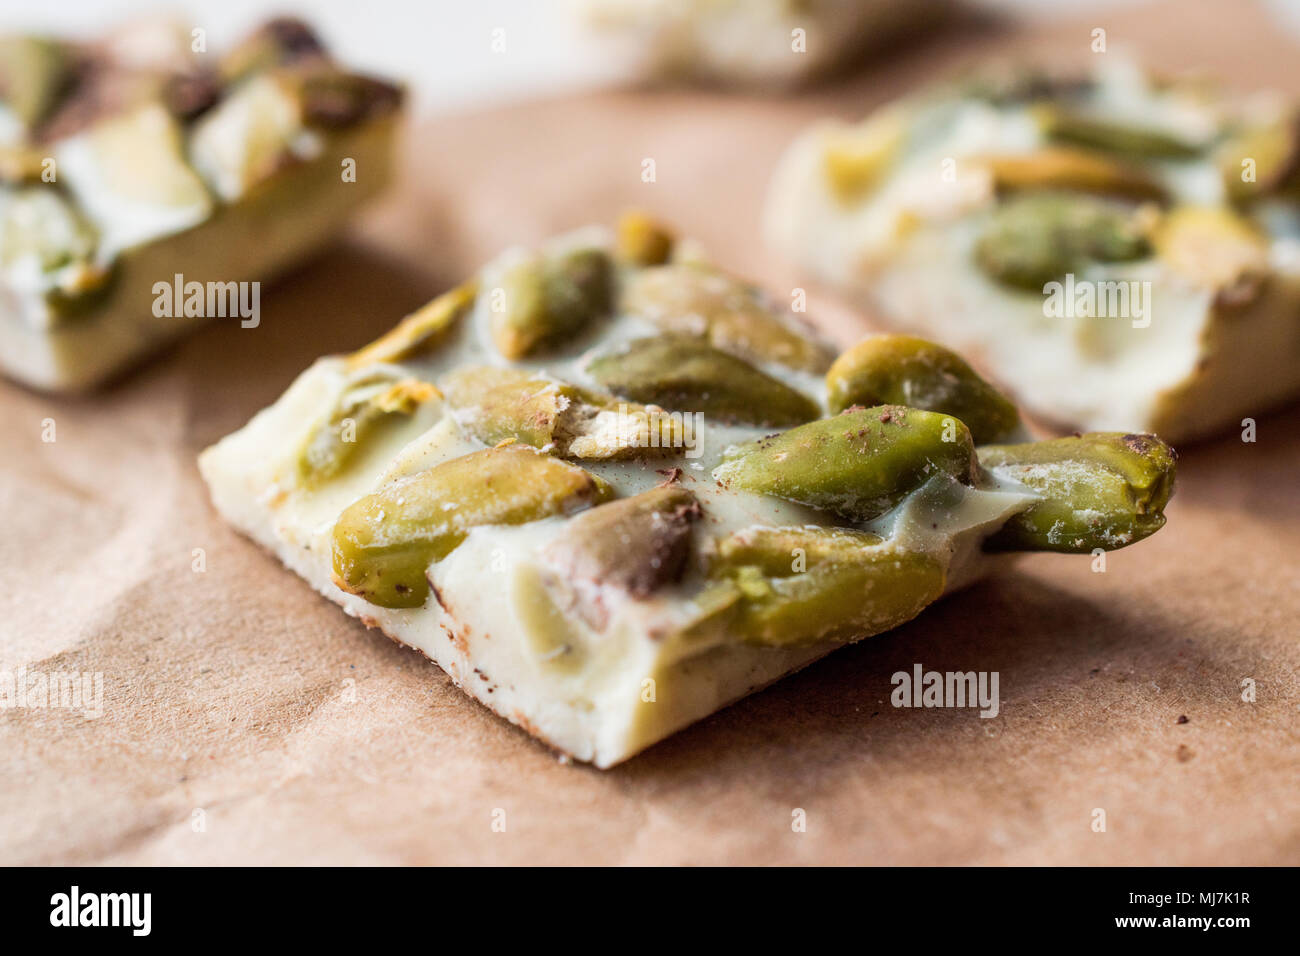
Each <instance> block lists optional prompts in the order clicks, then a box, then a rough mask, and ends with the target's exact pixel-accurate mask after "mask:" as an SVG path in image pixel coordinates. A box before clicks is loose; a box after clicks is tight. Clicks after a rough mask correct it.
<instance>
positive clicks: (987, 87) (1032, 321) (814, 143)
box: [765, 63, 1300, 443]
mask: <svg viewBox="0 0 1300 956" xmlns="http://www.w3.org/2000/svg"><path fill="white" fill-rule="evenodd" d="M1295 116H1296V113H1295V108H1294V107H1293V106H1292V105H1290V104H1287V103H1285V102H1283V101H1281V100H1279V99H1278V98H1276V97H1272V96H1268V95H1258V96H1255V97H1251V98H1249V99H1246V100H1229V99H1227V98H1226V97H1224V96H1221V95H1219V94H1217V93H1215V92H1213V91H1210V90H1208V89H1207V88H1205V87H1204V86H1203V85H1194V84H1190V83H1165V82H1157V81H1154V80H1151V79H1149V78H1147V77H1146V76H1144V75H1142V74H1141V73H1140V72H1139V71H1137V70H1136V69H1134V68H1132V67H1131V66H1130V65H1127V64H1113V63H1112V64H1110V65H1109V66H1108V67H1107V68H1106V69H1104V70H1100V71H1098V72H1097V74H1096V75H1094V76H1092V77H1089V78H1087V79H1086V80H1084V81H1071V82H1065V81H1059V80H1051V79H1050V78H1045V77H1034V76H1032V75H1027V76H1025V77H1021V78H1019V79H1018V80H1014V81H1011V82H1004V83H1001V84H999V83H992V82H985V83H975V82H972V83H970V84H967V85H964V86H954V88H952V89H949V90H941V91H938V92H936V93H934V94H932V95H928V96H921V97H917V98H914V99H911V100H906V101H902V102H899V103H896V104H893V105H891V106H887V107H885V108H883V109H881V110H880V111H878V112H877V113H876V114H875V115H873V116H872V117H869V118H868V119H867V120H865V121H863V122H862V123H859V124H843V123H838V122H826V123H822V124H819V125H818V126H816V127H815V128H813V129H810V130H808V131H807V132H806V133H804V134H803V135H801V136H800V137H799V138H798V139H797V140H796V141H795V142H794V143H793V144H792V145H791V147H790V148H789V150H788V152H787V153H786V155H785V157H784V158H783V160H782V161H781V163H780V165H779V166H778V169H777V171H776V173H775V175H774V178H773V181H772V184H771V187H770V191H769V195H768V199H767V207H766V210H765V232H766V235H767V238H768V240H769V241H770V242H771V243H772V244H773V245H774V246H775V247H776V248H778V249H779V250H780V251H781V252H782V253H783V254H785V255H786V256H788V257H789V258H790V259H791V260H793V261H794V262H796V263H797V264H798V265H799V266H800V267H802V268H803V269H805V270H806V271H807V272H808V273H810V274H811V275H813V276H815V277H817V278H819V279H821V280H824V281H825V282H826V283H827V284H828V285H830V286H831V287H833V288H835V289H837V290H839V291H841V292H842V293H844V294H845V295H846V296H848V297H849V298H851V299H853V300H854V301H855V302H857V303H859V304H860V305H862V306H863V307H864V308H866V309H867V310H868V312H869V314H871V315H872V316H874V317H875V318H877V319H878V320H879V321H880V322H881V323H882V324H884V325H885V326H887V327H889V328H892V329H896V330H899V331H904V332H911V333H914V334H916V335H920V336H923V337H926V338H930V339H933V340H935V341H938V342H942V343H944V344H946V345H948V346H950V347H952V348H953V349H955V350H957V351H959V352H960V353H962V354H963V355H965V356H967V357H968V358H970V359H971V360H972V361H974V362H976V363H977V364H978V365H980V366H981V368H983V369H984V370H985V371H986V372H987V373H989V374H990V376H991V377H992V378H993V380H994V381H996V382H997V383H998V384H999V385H1001V386H1002V387H1004V388H1005V389H1007V390H1008V392H1010V393H1011V394H1012V395H1013V396H1014V397H1015V398H1016V400H1017V401H1018V402H1019V403H1020V404H1021V405H1022V407H1024V408H1025V409H1026V410H1028V411H1030V412H1032V413H1034V414H1035V415H1036V416H1038V417H1039V418H1041V419H1043V420H1045V421H1048V422H1051V423H1054V424H1057V425H1060V426H1063V427H1072V428H1078V429H1083V430H1107V429H1123V430H1133V431H1143V432H1155V433H1157V434H1159V435H1161V436H1162V437H1163V438H1165V439H1167V440H1170V441H1173V442H1176V443H1177V442H1181V441H1185V440H1188V439H1193V438H1200V437H1204V436H1207V435H1210V434H1212V433H1214V432H1216V431H1220V430H1223V429H1225V428H1230V427H1234V426H1237V425H1239V423H1240V421H1241V419H1242V418H1244V417H1254V416H1258V415H1260V414H1262V413H1264V412H1266V411H1267V410H1269V409H1270V408H1271V407H1274V406H1276V405H1279V404H1281V403H1283V402H1286V401H1289V400H1291V399H1294V398H1295V396H1296V395H1297V394H1300V206H1297V203H1296V196H1297V195H1298V194H1297V191H1296V189H1295V182H1294V180H1295V169H1296V160H1297V158H1298V157H1300V153H1298V152H1297V148H1298V147H1300V144H1298V143H1297V140H1296V131H1297V129H1300V126H1297V125H1296V122H1295ZM1046 193H1054V194H1058V195H1063V196H1066V197H1076V198H1073V199H1071V201H1072V202H1077V203H1079V204H1083V203H1085V202H1087V203H1094V204H1095V203H1096V202H1104V203H1109V204H1112V205H1113V206H1115V207H1116V208H1120V209H1122V210H1123V212H1124V215H1125V216H1126V217H1127V221H1128V222H1130V223H1132V226H1133V229H1134V232H1135V233H1137V234H1140V235H1141V237H1142V239H1143V241H1144V243H1145V245H1144V247H1143V250H1142V251H1141V252H1140V254H1136V255H1123V256H1121V257H1116V258H1109V259H1108V258H1107V257H1106V256H1104V255H1103V256H1100V257H1094V256H1089V255H1084V256H1079V257H1076V258H1074V259H1073V261H1072V262H1071V261H1069V260H1062V262H1061V264H1062V266H1064V267H1063V268H1059V267H1058V268H1057V269H1055V270H1053V269H1051V268H1048V270H1047V272H1045V273H1039V272H1038V271H1037V270H1031V271H1030V273H1028V274H1026V275H1023V276H1019V277H1016V279H1017V281H1010V282H1009V281H1006V279H1005V277H1002V276H1000V275H999V274H994V273H995V272H996V271H997V270H996V263H995V267H994V271H993V272H991V271H990V267H989V264H988V259H987V256H988V255H989V250H990V248H991V247H990V245H989V244H990V242H991V241H992V240H991V239H990V234H991V233H992V232H994V230H996V228H997V224H998V223H999V222H1000V221H1004V220H1005V217H1006V216H1007V215H1008V209H1009V208H1010V207H1011V206H1012V205H1013V204H1017V203H1020V204H1022V205H1023V204H1025V203H1027V202H1029V201H1032V197H1033V196H1036V195H1037V196H1040V197H1041V196H1042V195H1043V194H1046ZM1078 234H1079V233H1078V232H1076V233H1075V235H1078ZM1044 235H1047V233H1042V234H1041V235H1040V236H1039V241H1040V242H1041V244H1042V245H1044V246H1045V245H1048V244H1049V240H1046V239H1043V238H1042V236H1044ZM1050 241H1052V242H1055V241H1059V237H1058V238H1057V239H1053V240H1050ZM997 251H998V250H997V249H996V248H994V252H997ZM1002 251H1005V249H1003V250H1002ZM1024 253H1025V250H1023V249H1021V250H1017V254H1018V255H1023V254H1024ZM981 256H985V257H986V258H984V259H982V258H981ZM1027 258H1032V257H1027ZM1004 264H1005V263H1004Z"/></svg>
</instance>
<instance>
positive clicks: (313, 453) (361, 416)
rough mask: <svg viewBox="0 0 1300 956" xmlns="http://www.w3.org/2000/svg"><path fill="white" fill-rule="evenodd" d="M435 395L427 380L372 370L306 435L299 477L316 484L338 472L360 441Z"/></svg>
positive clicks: (411, 413)
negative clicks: (373, 372) (371, 372)
mask: <svg viewBox="0 0 1300 956" xmlns="http://www.w3.org/2000/svg"><path fill="white" fill-rule="evenodd" d="M437 396H438V390H437V389H436V388H434V387H433V386H432V385H430V384H429V383H428V382H421V381H419V380H418V379H414V378H398V377H397V376H396V375H395V374H393V373H392V372H389V371H382V372H376V373H375V374H373V375H369V376H364V377H362V378H361V379H359V380H358V381H356V382H354V383H352V384H351V385H350V386H349V387H348V388H347V389H346V390H345V391H344V392H343V394H342V395H341V396H340V398H339V401H338V402H337V403H336V405H335V407H334V409H333V410H332V411H331V412H330V414H329V415H328V417H326V418H325V419H324V420H323V421H321V422H319V423H317V425H316V426H315V427H314V428H313V429H312V430H311V432H310V433H309V434H308V435H307V437H306V439H305V440H304V441H303V444H302V447H301V448H300V449H299V452H298V458H297V468H298V480H299V481H300V482H301V483H302V484H304V485H307V486H314V485H318V484H320V483H322V482H325V481H329V480H330V479H331V478H334V477H337V476H338V475H339V474H341V473H342V472H343V471H344V470H345V469H346V468H347V466H348V465H349V464H350V463H351V462H352V461H353V460H354V458H355V456H356V452H357V450H358V449H359V448H360V447H361V446H362V445H363V444H364V442H365V441H366V440H367V439H368V438H370V437H372V436H374V435H375V434H377V433H378V432H379V431H381V430H382V429H383V428H384V427H385V426H387V425H390V424H392V423H393V422H395V421H398V420H400V419H402V418H409V417H410V416H411V415H413V414H414V413H415V411H416V410H417V409H418V408H419V407H420V406H421V405H422V404H424V403H425V402H427V401H429V400H430V399H432V398H436V397H437Z"/></svg>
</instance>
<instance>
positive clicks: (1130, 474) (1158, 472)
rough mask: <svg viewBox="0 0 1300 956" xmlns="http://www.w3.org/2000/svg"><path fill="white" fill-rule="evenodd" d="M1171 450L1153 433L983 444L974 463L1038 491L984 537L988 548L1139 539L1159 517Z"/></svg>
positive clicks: (1061, 547) (1072, 546)
mask: <svg viewBox="0 0 1300 956" xmlns="http://www.w3.org/2000/svg"><path fill="white" fill-rule="evenodd" d="M1177 457H1178V456H1177V454H1176V453H1175V452H1174V450H1173V449H1172V448H1171V447H1170V446H1169V445H1167V444H1165V443H1164V442H1162V441H1161V440H1160V439H1159V438H1156V437H1155V436H1154V435H1126V434H1124V433H1123V432H1090V433H1088V434H1086V435H1079V436H1076V437H1073V438H1053V439H1049V440H1047V441H1038V442H1028V443H1025V444H1021V445H986V446H984V447H982V448H980V449H979V458H980V464H981V465H982V466H983V467H984V468H987V469H988V470H989V471H991V472H993V473H994V474H995V475H998V476H999V477H1003V478H1010V479H1013V480H1015V481H1018V482H1020V483H1021V484H1023V485H1025V486H1027V487H1028V488H1030V489H1032V490H1033V491H1035V492H1037V493H1038V494H1039V495H1041V496H1042V500H1041V501H1038V502H1035V503H1034V504H1033V505H1031V506H1030V507H1029V508H1028V509H1026V510H1025V511H1022V512H1020V513H1019V514H1017V515H1016V516H1015V517H1014V518H1012V519H1011V520H1010V521H1008V522H1007V524H1006V525H1005V526H1004V527H1003V528H1002V530H1000V531H999V532H998V533H997V534H995V535H994V536H993V537H992V538H991V539H989V541H987V542H986V543H985V547H986V548H987V549H989V550H992V551H1063V552H1069V553H1079V552H1083V553H1086V552H1090V551H1092V550H1093V549H1095V548H1102V549H1105V550H1108V551H1109V550H1113V549H1115V548H1122V547H1124V546H1125V545H1129V544H1133V543H1134V542H1135V541H1141V540H1142V539H1143V538H1145V537H1147V536H1149V535H1151V534H1154V533H1155V532H1156V531H1158V530H1160V528H1161V527H1163V525H1164V523H1165V516H1164V507H1165V505H1166V504H1167V503H1168V502H1169V498H1170V496H1172V495H1173V492H1174V473H1175V470H1176V469H1175V461H1176V460H1177Z"/></svg>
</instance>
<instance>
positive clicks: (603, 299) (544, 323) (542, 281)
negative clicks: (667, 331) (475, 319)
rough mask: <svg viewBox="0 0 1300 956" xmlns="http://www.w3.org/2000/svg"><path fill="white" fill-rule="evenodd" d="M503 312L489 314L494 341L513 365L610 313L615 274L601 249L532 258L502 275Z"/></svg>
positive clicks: (569, 336)
mask: <svg viewBox="0 0 1300 956" xmlns="http://www.w3.org/2000/svg"><path fill="white" fill-rule="evenodd" d="M500 292H501V295H502V297H503V301H502V308H500V310H494V311H493V312H492V313H491V319H490V326H491V332H492V341H493V342H494V343H495V344H496V347H497V351H499V352H500V353H501V354H502V355H503V356H505V357H506V358H507V359H510V360H511V361H515V360H517V359H521V358H524V357H526V356H528V355H531V354H533V353H535V352H537V351H540V350H542V349H546V348H551V347H553V346H556V345H559V344H561V343H563V342H565V341H566V340H568V339H570V338H572V337H573V336H575V335H578V334H579V333H581V332H582V331H583V330H584V329H586V328H587V326H588V325H589V324H590V323H591V322H593V321H594V320H596V319H598V318H601V317H603V316H606V315H608V314H609V313H610V311H611V308H612V305H613V296H614V271H613V264H612V263H611V262H610V258H609V255H608V254H607V253H606V252H605V251H604V250H602V249H592V248H582V249H573V250H570V251H568V252H564V253H559V254H556V255H550V256H544V255H533V256H529V257H528V258H525V259H522V260H520V261H519V262H516V263H514V264H513V265H512V266H510V267H509V268H508V269H507V270H506V271H505V274H504V275H503V276H502V277H501V287H500Z"/></svg>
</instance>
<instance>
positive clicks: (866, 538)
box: [694, 527, 945, 647]
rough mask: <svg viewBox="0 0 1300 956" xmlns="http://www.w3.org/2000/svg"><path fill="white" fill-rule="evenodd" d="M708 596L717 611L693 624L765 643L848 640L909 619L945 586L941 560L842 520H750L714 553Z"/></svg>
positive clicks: (709, 566)
mask: <svg viewBox="0 0 1300 956" xmlns="http://www.w3.org/2000/svg"><path fill="white" fill-rule="evenodd" d="M706 573H707V576H708V578H709V580H710V581H711V582H712V583H711V584H710V585H709V586H708V588H707V589H706V595H705V598H704V601H703V603H705V604H706V605H711V606H714V607H716V608H718V610H716V611H715V612H713V613H711V614H709V615H707V616H705V617H704V619H703V620H702V621H701V622H699V623H698V624H696V625H695V626H694V628H695V629H702V628H705V627H714V628H716V627H723V628H725V630H726V633H727V634H728V635H729V636H731V637H732V638H734V639H736V640H738V641H741V642H743V643H747V644H758V645H762V646H765V647H788V646H796V645H806V644H817V643H823V642H843V641H848V640H852V639H854V638H859V637H866V636H869V635H872V634H878V633H880V632H881V631H886V630H889V629H890V628H893V627H897V626H898V625H899V624H902V623H904V622H905V621H908V620H911V619H912V618H913V617H915V616H916V615H917V614H919V613H920V612H921V610H922V609H924V608H925V607H926V605H928V604H930V603H932V602H933V601H935V600H936V599H937V598H938V597H939V596H940V595H941V594H942V593H943V588H944V580H945V571H944V565H943V563H942V561H941V560H939V558H937V557H936V556H934V555H930V554H927V553H925V552H922V551H902V550H899V549H896V548H894V547H892V546H890V545H888V544H886V543H884V542H882V540H881V539H880V538H879V537H878V536H877V535H874V534H870V533H868V532H864V531H853V530H848V529H838V528H815V527H807V528H768V527H754V528H747V529H744V530H741V531H738V532H735V533H733V534H731V535H729V536H728V537H726V538H723V539H722V540H721V541H719V542H717V543H716V545H715V547H714V549H713V550H712V551H711V552H710V554H709V556H708V559H707V571H706Z"/></svg>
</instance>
